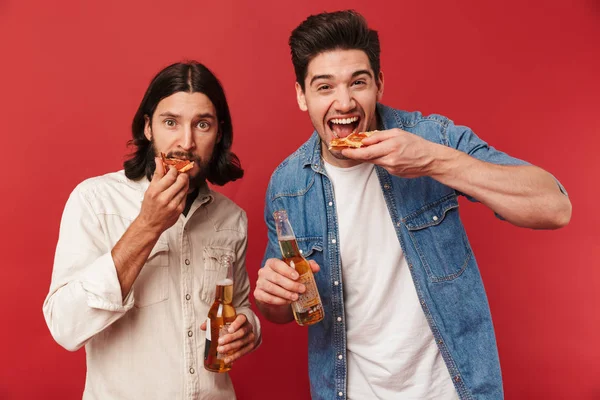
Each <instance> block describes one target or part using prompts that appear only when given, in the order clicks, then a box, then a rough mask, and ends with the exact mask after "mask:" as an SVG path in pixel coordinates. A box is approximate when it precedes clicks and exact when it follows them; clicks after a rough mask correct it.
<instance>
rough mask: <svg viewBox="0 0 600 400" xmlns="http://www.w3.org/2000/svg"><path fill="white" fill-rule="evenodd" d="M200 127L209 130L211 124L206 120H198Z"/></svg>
mask: <svg viewBox="0 0 600 400" xmlns="http://www.w3.org/2000/svg"><path fill="white" fill-rule="evenodd" d="M198 128H200V129H202V130H204V131H205V130H207V129H208V128H210V124H209V123H208V122H206V121H200V122H198Z"/></svg>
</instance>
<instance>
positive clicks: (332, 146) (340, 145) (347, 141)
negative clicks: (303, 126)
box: [329, 131, 377, 150]
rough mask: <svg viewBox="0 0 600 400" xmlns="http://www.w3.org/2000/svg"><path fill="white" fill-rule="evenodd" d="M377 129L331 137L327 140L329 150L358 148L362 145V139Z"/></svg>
mask: <svg viewBox="0 0 600 400" xmlns="http://www.w3.org/2000/svg"><path fill="white" fill-rule="evenodd" d="M375 132H377V131H369V132H356V133H351V134H349V135H348V136H346V137H343V138H333V139H332V140H331V142H329V150H342V149H358V148H360V147H362V146H363V144H362V140H363V139H364V138H368V137H369V136H371V135H372V134H374V133H375Z"/></svg>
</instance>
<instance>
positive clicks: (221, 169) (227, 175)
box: [123, 61, 244, 185]
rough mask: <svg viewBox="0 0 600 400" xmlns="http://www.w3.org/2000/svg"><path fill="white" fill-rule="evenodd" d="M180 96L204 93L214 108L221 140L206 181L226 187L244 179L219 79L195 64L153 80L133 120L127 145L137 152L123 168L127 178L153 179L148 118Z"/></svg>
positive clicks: (177, 67) (174, 67)
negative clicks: (163, 103) (146, 131)
mask: <svg viewBox="0 0 600 400" xmlns="http://www.w3.org/2000/svg"><path fill="white" fill-rule="evenodd" d="M177 92H187V93H196V92H199V93H202V94H204V95H206V97H208V98H209V100H210V101H211V102H212V103H213V105H214V106H215V110H216V112H217V119H218V121H219V133H220V140H219V141H218V142H217V143H216V144H215V148H214V149H213V155H212V158H211V160H210V162H209V165H208V171H207V176H206V179H207V180H208V181H209V182H211V183H213V184H215V185H224V184H226V183H227V182H231V181H235V180H236V179H239V178H241V177H242V176H243V175H244V170H243V169H242V167H241V164H240V160H239V158H238V157H237V156H236V155H235V154H233V152H231V145H232V143H233V125H232V123H231V114H230V113H229V106H228V105H227V99H226V98H225V92H224V90H223V87H222V86H221V83H220V82H219V80H218V79H217V77H216V76H215V75H214V74H213V73H212V72H211V71H210V70H209V69H208V68H207V67H206V66H204V65H202V64H200V63H199V62H196V61H188V62H181V63H175V64H172V65H169V66H168V67H166V68H165V69H163V70H162V71H160V72H159V73H158V74H157V75H156V76H155V77H154V79H152V82H151V83H150V86H148V89H147V90H146V94H145V95H144V98H143V99H142V102H141V104H140V106H139V108H138V110H137V112H136V113H135V116H134V117H133V123H132V125H131V132H132V134H133V139H132V140H130V141H129V142H128V145H129V146H132V147H135V151H134V152H133V153H132V154H130V158H129V159H128V160H126V161H125V162H124V164H123V166H124V168H125V175H126V176H127V178H129V179H132V180H139V179H141V178H143V177H144V176H146V177H147V178H148V180H150V179H152V174H154V169H155V168H156V165H155V162H154V157H155V154H154V148H153V146H152V143H151V142H150V141H149V140H148V139H147V138H146V136H145V135H144V125H145V122H146V121H145V116H148V118H150V120H152V116H153V114H154V111H156V107H157V106H158V103H160V101H161V100H162V99H164V98H166V97H169V96H171V95H172V94H174V93H177Z"/></svg>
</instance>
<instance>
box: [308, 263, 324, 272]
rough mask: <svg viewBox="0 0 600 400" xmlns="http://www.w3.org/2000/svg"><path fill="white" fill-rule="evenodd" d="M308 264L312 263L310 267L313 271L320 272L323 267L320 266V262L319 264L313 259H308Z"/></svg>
mask: <svg viewBox="0 0 600 400" xmlns="http://www.w3.org/2000/svg"><path fill="white" fill-rule="evenodd" d="M308 264H309V265H310V269H312V272H313V273H314V272H319V271H320V270H321V267H319V264H317V263H316V262H315V261H313V260H308Z"/></svg>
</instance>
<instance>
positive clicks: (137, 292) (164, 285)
mask: <svg viewBox="0 0 600 400" xmlns="http://www.w3.org/2000/svg"><path fill="white" fill-rule="evenodd" d="M133 287H134V296H135V301H134V304H135V306H136V307H137V308H142V307H147V306H150V305H152V304H156V303H160V302H162V301H165V300H167V299H168V298H169V244H168V243H167V242H166V241H160V240H159V241H158V242H157V243H156V245H155V246H154V248H153V249H152V251H151V252H150V255H149V256H148V260H147V261H146V264H145V265H144V267H143V268H142V270H141V271H140V274H139V275H138V277H137V279H136V280H135V283H134V284H133Z"/></svg>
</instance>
